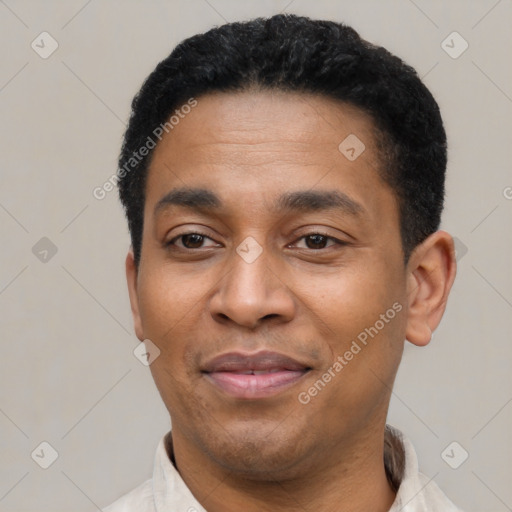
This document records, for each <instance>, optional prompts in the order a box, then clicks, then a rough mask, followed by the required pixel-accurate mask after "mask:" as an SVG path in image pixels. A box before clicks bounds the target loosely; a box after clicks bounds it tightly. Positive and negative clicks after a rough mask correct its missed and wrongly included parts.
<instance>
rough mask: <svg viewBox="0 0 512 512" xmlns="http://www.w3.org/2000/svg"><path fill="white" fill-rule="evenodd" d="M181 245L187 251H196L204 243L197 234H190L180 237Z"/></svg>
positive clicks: (202, 237)
mask: <svg viewBox="0 0 512 512" xmlns="http://www.w3.org/2000/svg"><path fill="white" fill-rule="evenodd" d="M180 238H181V243H182V244H183V246H184V247H186V248H187V249H198V248H199V247H201V246H202V245H203V242H204V236H203V235H200V234H198V233H190V234H187V235H182V236H181V237H180Z"/></svg>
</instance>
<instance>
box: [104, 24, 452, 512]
mask: <svg viewBox="0 0 512 512" xmlns="http://www.w3.org/2000/svg"><path fill="white" fill-rule="evenodd" d="M445 167H446V137H445V132H444V129H443V124H442V120H441V117H440V114H439V109H438V107H437V104H436V102H435V100H434V99H433V98H432V95H431V94H430V93H429V91H428V90H427V89H426V87H425V86H424V85H423V84H422V83H421V81H420V80H419V78H418V76H417V74H416V73H415V71H414V70H413V69H412V68H410V67H409V66H407V65H406V64H404V63H403V62H402V61H401V60H400V59H398V58H397V57H395V56H392V55H391V54H389V52H387V51H386V50H385V49H383V48H379V47H376V46H373V45H372V44H370V43H368V42H366V41H364V40H362V39H361V38H360V37H359V36H358V34H357V33H356V32H355V31H354V30H352V29H351V28H349V27H347V26H344V25H341V24H337V23H333V22H327V21H312V20H310V19H308V18H301V17H296V16H284V15H278V16H274V17H272V18H270V19H257V20H254V21H250V22H246V23H234V24H228V25H224V26H221V27H219V28H215V29H213V30H211V31H209V32H207V33H205V34H201V35H197V36H194V37H191V38H190V39H187V40H185V41H184V42H182V43H181V44H180V45H179V46H178V47H177V48H176V49H175V50H174V51H173V52H172V54H171V55H170V56H169V57H168V58H167V59H165V60H164V61H163V62H161V63H160V64H159V65H158V66H157V68H156V69H155V70H154V72H153V73H152V74H151V75H150V76H149V77H148V79H147V80H146V82H145V83H144V85H143V87H142V89H141V91H140V92H139V93H138V95H137V96H136V98H135V100H134V102H133V105H132V116H131V119H130V123H129V126H128V129H127V131H126V134H125V139H124V144H123V148H122V151H121V157H120V170H119V188H120V197H121V200H122V202H123V205H124V207H125V210H126V214H127V218H128V223H129V227H130V234H131V240H132V247H131V250H130V251H129V254H128V256H127V259H126V272H127V279H128V287H129V294H130V300H131V306H132V312H133V317H134V323H135V332H136V334H137V337H138V338H139V339H140V340H141V341H144V343H145V344H146V349H147V352H148V354H149V356H148V357H149V358H150V362H151V366H150V368H151V372H152V375H153V377H154V379H155V382H156V385H157V387H158V389H159V392H160V394H161V396H162V399H163V401H164V402H165V405H166V407H167V409H168V411H169V414H170V417H171V422H172V432H170V433H169V434H168V435H166V436H165V437H164V438H163V439H162V441H161V443H160V445H159V447H158V450H157V454H156V460H155V468H154V474H153V478H152V480H148V481H147V482H146V483H144V484H142V485H141V486H140V487H138V488H137V489H135V490H134V491H132V492H130V493H129V494H127V495H125V496H124V497H122V498H121V499H120V500H118V501H117V502H116V503H115V504H113V505H112V506H111V507H109V508H107V511H108V512H120V511H138V512H145V511H148V512H149V511H158V512H163V511H188V512H193V511H205V510H207V511H208V512H231V511H240V510H243V511H244V512H253V511H254V512H256V511H257V512H261V511H276V510H279V511H292V510H293V511H297V510H321V511H325V512H329V511H333V512H334V511H345V512H348V511H350V512H357V511H365V512H368V511H372V512H384V511H393V512H398V511H404V512H416V511H417V512H419V511H422V512H423V511H440V510H442V511H443V512H449V511H456V510H458V509H457V508H456V507H455V506H454V505H453V504H452V503H451V502H450V501H449V500H448V498H446V497H445V496H444V494H443V493H442V492H441V491H440V490H439V488H438V487H437V486H436V484H435V483H434V482H429V481H428V479H426V478H425V477H424V476H423V475H420V474H419V473H418V466H417V461H416V456H415V453H414V449H413V448H412V446H411V444H410V442H409V441H408V440H407V439H404V438H402V436H401V434H400V433H399V432H398V431H396V430H394V429H392V428H391V427H387V426H386V415H387V410H388V405H389V400H390V395H391V390H392V386H393V382H394V378H395V374H396V372H397V369H398V366H399V363H400V359H401V356H402V352H403V347H404V340H408V341H409V342H410V343H413V344H415V345H420V346H423V345H426V344H428V343H429V341H430V339H431V336H432V331H433V330H434V329H435V328H436V327H437V325H438V324H439V322H440V320H441V317H442V315H443V313H444V310H445V306H446V302H447V298H448V294H449V291H450V288H451V286H452V283H453V280H454V277H455V259H454V247H453V241H452V238H451V237H450V235H449V234H447V233H445V232H443V231H438V227H439V222H440V215H441V210H442V207H443V196H444V176H445Z"/></svg>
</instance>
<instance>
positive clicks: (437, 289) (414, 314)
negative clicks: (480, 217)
mask: <svg viewBox="0 0 512 512" xmlns="http://www.w3.org/2000/svg"><path fill="white" fill-rule="evenodd" d="M407 267H408V268H407V272H408V286H407V287H408V290H407V291H408V306H409V307H408V313H407V328H406V339H407V340H408V341H410V342H411V343H413V344H414V345H418V346H424V345H427V344H428V343H429V342H430V340H431V338H432V332H433V331H434V330H435V329H436V328H437V326H438V325H439V323H440V322H441V318H442V317H443V314H444V311H445V309H446V303H447V301H448V295H449V293H450V290H451V287H452V285H453V281H454V279H455V273H456V263H455V249H454V245H453V239H452V237H451V236H450V235H449V234H448V233H446V232H445V231H437V232H436V233H433V234H432V235H430V236H429V237H428V238H427V239H426V240H424V241H423V242H422V243H421V244H420V245H418V247H416V249H415V250H414V251H413V253H412V254H411V257H410V259H409V263H408V266H407Z"/></svg>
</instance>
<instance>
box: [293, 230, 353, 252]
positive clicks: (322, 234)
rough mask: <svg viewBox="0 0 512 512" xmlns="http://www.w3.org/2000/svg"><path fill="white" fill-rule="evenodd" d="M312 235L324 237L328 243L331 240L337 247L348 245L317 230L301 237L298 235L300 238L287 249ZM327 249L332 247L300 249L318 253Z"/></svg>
mask: <svg viewBox="0 0 512 512" xmlns="http://www.w3.org/2000/svg"><path fill="white" fill-rule="evenodd" d="M313 235H321V236H323V237H325V238H326V239H327V240H328V241H329V240H331V241H333V242H335V244H334V245H339V246H341V245H348V242H346V241H344V240H340V239H339V238H336V237H334V236H332V235H329V234H327V233H325V232H324V231H322V230H319V229H317V230H314V231H310V232H308V233H305V234H303V235H300V236H299V237H298V238H297V239H296V240H295V241H294V242H292V243H291V244H289V245H288V247H289V246H290V245H294V244H296V243H297V242H299V241H300V240H303V239H304V238H307V237H308V236H313ZM329 247H332V245H331V246H328V247H324V248H323V249H310V248H308V247H306V248H302V247H301V249H305V250H307V251H314V252H320V251H325V250H326V249H328V248H329Z"/></svg>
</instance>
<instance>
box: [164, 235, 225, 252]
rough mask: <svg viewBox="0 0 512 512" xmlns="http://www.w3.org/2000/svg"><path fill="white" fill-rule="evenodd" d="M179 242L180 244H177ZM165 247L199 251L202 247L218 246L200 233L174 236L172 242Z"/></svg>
mask: <svg viewBox="0 0 512 512" xmlns="http://www.w3.org/2000/svg"><path fill="white" fill-rule="evenodd" d="M207 240H209V241H210V242H212V243H211V244H210V245H207V246H205V245H204V244H205V243H206V241H207ZM177 242H180V243H177ZM165 245H166V246H167V247H169V246H176V247H178V248H180V249H191V250H193V249H201V248H204V247H215V246H218V244H217V242H215V241H214V240H212V239H211V238H210V237H208V236H206V235H203V234H202V233H183V234H181V235H178V236H175V237H174V238H173V239H172V240H170V241H169V242H167V243H166V244H165Z"/></svg>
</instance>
